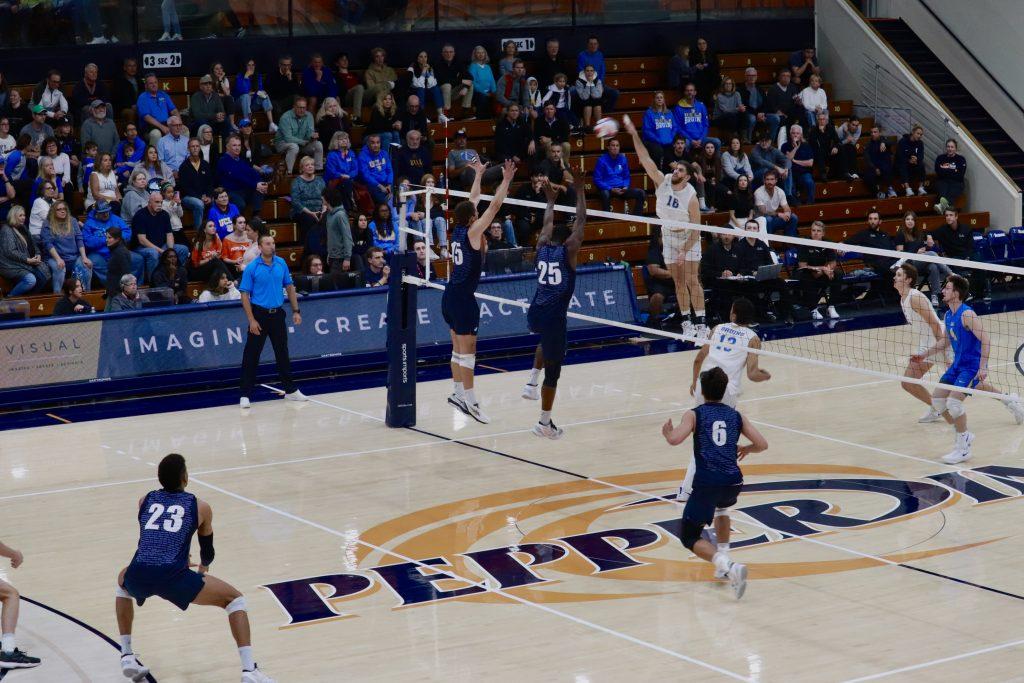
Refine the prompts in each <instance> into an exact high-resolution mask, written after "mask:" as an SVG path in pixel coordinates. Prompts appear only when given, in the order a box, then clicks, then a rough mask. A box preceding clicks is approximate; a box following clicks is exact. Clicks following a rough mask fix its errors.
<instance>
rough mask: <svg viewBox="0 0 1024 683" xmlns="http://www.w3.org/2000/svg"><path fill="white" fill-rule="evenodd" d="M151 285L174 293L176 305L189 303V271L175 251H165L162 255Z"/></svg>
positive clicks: (154, 271) (151, 279)
mask: <svg viewBox="0 0 1024 683" xmlns="http://www.w3.org/2000/svg"><path fill="white" fill-rule="evenodd" d="M150 283H151V284H152V286H153V287H162V288H166V289H169V290H171V291H172V292H173V293H174V303H176V304H183V303H187V302H188V270H187V268H186V266H185V264H184V263H183V262H182V261H180V260H179V259H178V254H177V252H176V251H175V250H174V249H165V250H164V251H162V252H161V253H160V257H159V258H158V259H157V264H156V268H154V269H153V274H152V276H151V278H150Z"/></svg>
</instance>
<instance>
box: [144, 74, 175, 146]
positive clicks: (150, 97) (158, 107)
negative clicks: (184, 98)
mask: <svg viewBox="0 0 1024 683" xmlns="http://www.w3.org/2000/svg"><path fill="white" fill-rule="evenodd" d="M135 106H136V108H137V109H138V110H139V125H140V126H141V127H142V130H144V131H146V135H147V137H148V139H149V144H151V145H153V146H154V147H156V145H157V143H159V142H160V137H161V136H163V135H167V134H168V133H170V132H171V129H170V128H169V127H168V125H167V119H169V118H171V117H172V116H177V115H178V108H177V107H176V106H174V102H173V101H171V96H170V95H168V94H167V93H165V92H164V91H163V90H160V82H159V81H158V80H157V78H156V74H147V75H146V91H145V92H143V93H141V94H139V99H138V101H137V102H136V103H135Z"/></svg>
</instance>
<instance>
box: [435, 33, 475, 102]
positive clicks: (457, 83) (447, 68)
mask: <svg viewBox="0 0 1024 683" xmlns="http://www.w3.org/2000/svg"><path fill="white" fill-rule="evenodd" d="M434 76H435V78H436V79H437V85H438V87H439V88H440V89H441V97H442V100H443V102H444V110H445V111H451V108H452V95H453V94H454V95H455V96H456V97H461V98H462V108H463V109H464V110H465V109H467V108H469V106H470V105H471V104H472V101H473V99H472V98H473V90H472V82H473V81H472V79H471V78H470V77H469V74H467V73H464V72H463V69H462V66H461V64H460V63H457V62H456V61H455V46H454V45H452V44H451V43H445V44H444V45H443V46H442V47H441V61H440V62H439V63H438V64H437V67H436V68H435V69H434ZM467 81H468V82H469V83H468V84H467Z"/></svg>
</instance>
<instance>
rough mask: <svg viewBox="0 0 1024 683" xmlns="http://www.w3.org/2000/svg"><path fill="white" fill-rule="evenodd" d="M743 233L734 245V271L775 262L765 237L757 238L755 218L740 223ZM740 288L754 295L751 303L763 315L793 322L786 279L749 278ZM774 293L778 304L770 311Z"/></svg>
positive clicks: (749, 270)
mask: <svg viewBox="0 0 1024 683" xmlns="http://www.w3.org/2000/svg"><path fill="white" fill-rule="evenodd" d="M743 228H744V230H745V231H746V233H747V237H746V238H745V239H741V240H739V242H738V243H737V245H736V256H737V258H738V260H739V263H738V264H737V268H738V270H737V271H736V274H737V275H748V276H752V275H755V274H756V273H757V270H758V268H760V267H761V266H770V265H776V257H775V252H773V251H772V250H771V247H769V246H768V244H767V242H765V240H763V239H761V237H760V232H761V227H760V226H759V225H758V222H757V221H747V223H746V225H745V226H743ZM742 288H743V289H744V290H746V292H748V293H750V294H752V295H753V296H754V305H755V306H756V307H757V308H758V309H759V310H760V312H761V316H762V318H763V319H765V320H768V321H769V322H774V321H775V320H777V319H778V318H781V319H782V320H783V322H785V323H786V324H788V325H791V324H793V301H792V297H791V293H790V291H789V287H787V286H786V281H785V280H783V279H782V278H781V276H780V277H777V278H775V279H772V280H753V281H748V282H745V283H743V286H742ZM775 295H778V300H779V304H778V308H776V309H775V311H777V312H775V311H772V308H773V298H774V296H775Z"/></svg>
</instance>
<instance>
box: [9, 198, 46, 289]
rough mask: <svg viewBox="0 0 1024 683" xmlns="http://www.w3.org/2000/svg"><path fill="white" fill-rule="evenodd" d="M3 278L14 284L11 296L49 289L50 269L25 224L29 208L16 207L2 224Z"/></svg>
mask: <svg viewBox="0 0 1024 683" xmlns="http://www.w3.org/2000/svg"><path fill="white" fill-rule="evenodd" d="M0 277H3V278H5V279H7V280H10V281H11V282H13V283H14V286H13V287H12V288H11V291H9V292H8V293H7V296H9V297H17V296H22V295H25V294H32V293H34V292H37V291H38V292H42V291H44V290H45V287H46V283H47V282H49V280H50V270H49V267H48V266H47V265H46V263H44V262H43V256H42V254H41V253H40V251H39V249H38V247H37V246H36V241H35V239H33V237H32V235H30V234H29V233H28V230H27V229H26V227H25V209H23V208H21V207H20V206H17V205H16V206H14V207H12V208H11V210H10V212H9V213H8V214H7V222H6V223H4V224H3V225H0Z"/></svg>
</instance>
